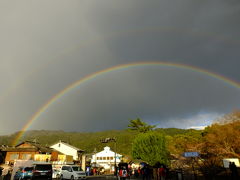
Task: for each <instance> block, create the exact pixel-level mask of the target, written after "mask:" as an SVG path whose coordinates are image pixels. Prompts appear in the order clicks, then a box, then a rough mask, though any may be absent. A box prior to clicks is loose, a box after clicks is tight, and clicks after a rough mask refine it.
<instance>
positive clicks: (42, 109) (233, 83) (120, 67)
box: [12, 61, 240, 145]
mask: <svg viewBox="0 0 240 180" xmlns="http://www.w3.org/2000/svg"><path fill="white" fill-rule="evenodd" d="M141 66H163V67H175V68H180V69H186V70H190V71H193V72H198V73H201V74H205V75H207V76H210V77H212V78H215V79H218V80H222V81H224V82H226V83H228V84H230V85H231V86H234V87H236V88H240V83H239V82H237V81H234V80H231V79H229V78H227V77H224V76H222V75H220V74H217V73H214V72H210V71H208V70H205V69H202V68H198V67H195V66H190V65H186V64H177V63H167V62H160V61H157V62H155V61H153V62H136V63H130V64H120V65H117V66H113V67H110V68H107V69H103V70H101V71H97V72H94V73H92V74H89V75H87V76H85V77H83V78H81V79H80V80H78V81H76V82H74V83H72V84H70V85H69V86H67V87H66V88H64V89H63V90H61V91H60V92H58V93H57V94H56V95H54V96H53V97H52V98H51V99H49V100H48V101H47V102H46V103H45V104H44V105H43V106H42V107H40V108H39V110H38V111H37V112H35V113H34V114H33V116H32V117H31V118H30V119H29V120H28V121H27V123H26V124H25V125H24V126H23V128H22V129H21V131H20V132H19V133H18V134H17V135H16V137H15V138H14V140H13V142H12V145H16V144H17V143H18V142H19V141H20V139H21V138H22V137H23V135H24V133H25V131H26V130H27V129H28V128H29V127H30V125H31V124H32V123H33V122H34V121H35V120H37V119H38V118H39V117H40V116H41V115H42V114H44V112H45V111H46V110H47V109H48V108H49V107H50V106H51V105H52V104H53V103H54V102H56V101H57V100H58V99H60V98H61V97H62V96H63V95H64V94H66V93H68V92H70V91H71V90H72V89H74V88H76V87H78V86H79V85H81V84H83V83H85V82H87V81H89V80H91V79H94V78H96V77H97V76H100V75H103V74H107V73H110V72H113V71H117V70H123V69H127V68H133V67H141Z"/></svg>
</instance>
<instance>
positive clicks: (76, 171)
mask: <svg viewBox="0 0 240 180" xmlns="http://www.w3.org/2000/svg"><path fill="white" fill-rule="evenodd" d="M60 178H61V179H72V180H73V179H86V173H85V171H83V170H82V168H81V167H80V166H77V165H63V166H62V169H61V176H60Z"/></svg>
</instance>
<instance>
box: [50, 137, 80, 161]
mask: <svg viewBox="0 0 240 180" xmlns="http://www.w3.org/2000/svg"><path fill="white" fill-rule="evenodd" d="M50 147H51V148H53V149H55V150H57V151H59V152H60V153H62V154H65V155H69V156H72V157H73V160H74V161H81V155H82V152H83V150H81V149H78V148H76V147H74V146H71V145H70V144H67V143H65V142H63V141H59V142H58V143H56V144H54V145H52V146H50Z"/></svg>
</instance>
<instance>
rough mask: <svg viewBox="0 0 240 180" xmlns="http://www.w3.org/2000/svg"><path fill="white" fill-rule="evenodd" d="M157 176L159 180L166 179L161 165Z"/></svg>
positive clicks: (164, 170)
mask: <svg viewBox="0 0 240 180" xmlns="http://www.w3.org/2000/svg"><path fill="white" fill-rule="evenodd" d="M159 178H160V180H165V179H166V169H165V168H164V166H163V165H161V167H160V168H159Z"/></svg>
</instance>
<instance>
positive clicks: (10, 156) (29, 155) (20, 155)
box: [5, 151, 38, 163]
mask: <svg viewBox="0 0 240 180" xmlns="http://www.w3.org/2000/svg"><path fill="white" fill-rule="evenodd" d="M35 154H38V152H28V151H25V152H24V151H23V152H7V154H6V158H5V162H6V163H7V162H9V163H10V162H14V160H17V159H20V160H33V159H34V155H35Z"/></svg>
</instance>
